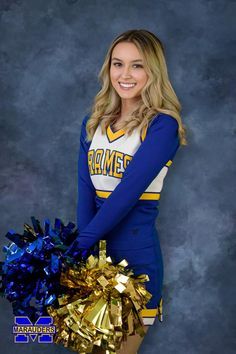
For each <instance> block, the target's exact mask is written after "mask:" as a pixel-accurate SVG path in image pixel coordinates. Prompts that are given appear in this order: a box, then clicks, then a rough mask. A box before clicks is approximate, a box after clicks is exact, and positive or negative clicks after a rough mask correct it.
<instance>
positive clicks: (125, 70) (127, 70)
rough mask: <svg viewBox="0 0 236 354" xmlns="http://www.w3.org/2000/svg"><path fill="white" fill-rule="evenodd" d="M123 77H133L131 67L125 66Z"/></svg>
mask: <svg viewBox="0 0 236 354" xmlns="http://www.w3.org/2000/svg"><path fill="white" fill-rule="evenodd" d="M121 77H122V78H128V77H131V74H130V69H129V67H128V66H127V67H124V69H123V71H122V74H121Z"/></svg>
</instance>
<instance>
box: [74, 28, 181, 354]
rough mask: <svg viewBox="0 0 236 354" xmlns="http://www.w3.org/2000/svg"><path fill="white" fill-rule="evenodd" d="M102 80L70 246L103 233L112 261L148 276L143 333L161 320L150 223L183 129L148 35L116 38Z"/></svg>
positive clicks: (133, 341) (83, 151) (85, 135)
mask: <svg viewBox="0 0 236 354" xmlns="http://www.w3.org/2000/svg"><path fill="white" fill-rule="evenodd" d="M99 79H100V80H101V84H102V88H101V90H100V91H99V92H98V94H97V95H96V97H95V99H94V103H93V106H92V109H91V111H90V112H89V113H88V114H87V115H86V116H85V117H84V119H83V122H82V127H81V136H80V150H79V160H78V207H77V225H78V229H79V233H80V234H79V236H78V240H77V241H75V243H74V244H73V247H74V248H76V247H80V248H89V247H91V246H93V245H94V244H95V243H97V242H98V241H99V240H100V239H106V240H107V255H109V256H111V257H112V258H113V261H115V262H119V261H121V260H122V259H123V258H125V259H126V260H127V261H128V263H129V267H131V268H133V270H134V271H135V274H136V275H138V274H142V273H145V274H148V276H149V279H150V280H149V282H147V283H145V284H146V288H147V290H148V291H149V292H150V293H151V294H152V298H151V300H150V301H149V302H148V303H147V310H143V311H142V317H143V321H144V324H145V329H146V331H147V329H148V328H149V327H148V326H149V325H152V324H153V323H154V320H155V318H158V319H159V321H160V322H162V283H163V259H162V253H161V248H160V243H159V236H158V232H157V230H156V228H155V220H156V217H157V215H158V206H159V200H160V193H161V190H162V188H163V182H164V178H165V176H166V174H167V172H168V170H169V168H170V167H171V164H172V162H173V158H174V156H175V154H176V151H177V149H178V148H179V146H180V145H187V141H186V129H185V126H184V125H183V124H182V121H181V117H180V110H181V105H180V102H179V100H178V98H177V96H176V94H175V92H174V90H173V87H172V86H171V83H170V81H169V78H168V72H167V67H166V62H165V57H164V50H163V45H162V43H161V41H160V40H159V39H158V38H157V37H156V36H155V35H154V34H153V33H151V32H149V31H147V30H143V29H141V30H129V31H126V32H124V33H122V34H121V35H119V36H118V37H117V38H115V39H114V41H113V42H112V44H111V46H110V48H109V49H108V52H107V54H106V57H105V61H104V64H103V66H102V68H101V71H100V73H99ZM76 242H77V243H76ZM73 247H72V248H73ZM142 340H143V338H141V337H140V336H139V335H133V336H130V337H128V340H127V342H123V343H122V348H121V349H120V351H119V352H118V354H136V353H137V350H138V348H139V346H140V344H141V342H142ZM94 352H95V351H94ZM97 353H102V351H101V350H100V351H99V350H97Z"/></svg>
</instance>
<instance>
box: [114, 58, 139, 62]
mask: <svg viewBox="0 0 236 354" xmlns="http://www.w3.org/2000/svg"><path fill="white" fill-rule="evenodd" d="M111 60H119V61H122V60H121V59H119V58H112V59H111ZM136 61H142V59H135V60H131V62H132V63H133V62H136Z"/></svg>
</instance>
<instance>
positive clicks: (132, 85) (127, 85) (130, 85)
mask: <svg viewBox="0 0 236 354" xmlns="http://www.w3.org/2000/svg"><path fill="white" fill-rule="evenodd" d="M119 85H120V86H121V87H124V88H131V87H134V86H135V85H136V83H132V84H128V83H124V82H119Z"/></svg>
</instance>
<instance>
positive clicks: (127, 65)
mask: <svg viewBox="0 0 236 354" xmlns="http://www.w3.org/2000/svg"><path fill="white" fill-rule="evenodd" d="M110 79H111V83H112V86H113V87H114V89H115V90H116V92H117V93H118V95H119V96H120V97H121V99H125V100H130V101H131V102H135V101H136V100H137V98H138V99H139V98H140V94H141V91H142V89H143V87H144V86H145V84H146V82H147V80H148V75H147V73H146V71H145V70H144V61H143V57H142V56H141V54H140V53H139V51H138V49H137V47H136V45H135V44H134V43H130V42H120V43H118V44H117V45H116V46H115V47H114V48H113V51H112V55H111V66H110Z"/></svg>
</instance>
